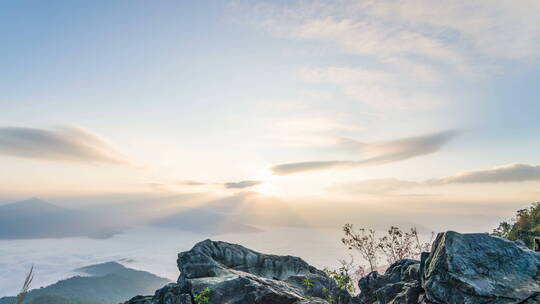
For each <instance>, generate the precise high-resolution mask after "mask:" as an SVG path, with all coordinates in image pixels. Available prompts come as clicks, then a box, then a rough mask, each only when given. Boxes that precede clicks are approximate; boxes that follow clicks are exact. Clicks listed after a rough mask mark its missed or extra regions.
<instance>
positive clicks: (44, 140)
mask: <svg viewBox="0 0 540 304" xmlns="http://www.w3.org/2000/svg"><path fill="white" fill-rule="evenodd" d="M0 154H4V155H10V156H16V157H25V158H33V159H40V160H48V161H66V162H79V163H107V164H115V165H128V164H129V162H128V161H127V159H126V158H125V157H124V156H122V155H121V154H120V153H119V152H117V151H116V150H115V149H114V148H112V146H111V145H110V144H109V143H107V142H106V141H105V140H104V139H102V138H101V137H99V136H97V135H95V134H93V133H90V132H88V131H86V130H83V129H80V128H71V127H69V128H68V127H66V128H58V129H52V130H47V129H36V128H21V127H0Z"/></svg>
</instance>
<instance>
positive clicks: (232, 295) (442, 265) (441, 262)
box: [127, 231, 540, 304]
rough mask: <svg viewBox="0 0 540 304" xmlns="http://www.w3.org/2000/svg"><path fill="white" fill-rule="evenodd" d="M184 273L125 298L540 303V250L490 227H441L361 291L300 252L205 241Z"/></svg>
mask: <svg viewBox="0 0 540 304" xmlns="http://www.w3.org/2000/svg"><path fill="white" fill-rule="evenodd" d="M178 268H179V269H180V272H181V275H180V277H179V278H178V281H177V282H176V283H172V284H169V285H167V286H165V287H163V288H162V289H159V290H158V291H156V293H155V295H154V296H149V297H142V296H139V297H136V298H133V299H132V300H130V301H129V302H127V303H128V304H156V303H158V304H201V303H208V304H214V303H216V304H217V303H222V304H225V303H230V304H244V303H245V304H249V303H259V304H488V303H489V304H538V303H540V253H538V252H533V251H531V250H529V249H527V248H526V247H525V246H523V244H521V243H517V242H511V241H508V240H504V239H501V238H498V237H493V236H490V235H488V234H459V233H456V232H452V231H449V232H445V233H441V234H439V235H438V236H437V238H436V240H435V242H434V244H433V247H432V250H431V252H430V253H427V252H426V253H423V254H422V258H421V261H416V260H410V259H404V260H400V261H397V262H396V263H394V264H393V265H391V266H390V267H389V268H388V269H387V270H386V272H385V273H384V274H379V273H377V272H372V273H370V274H369V275H367V276H366V277H364V278H362V279H361V280H360V281H359V283H358V286H359V288H360V290H361V293H360V295H358V296H356V297H352V296H351V295H349V293H348V292H347V291H345V290H340V289H338V288H337V287H336V284H335V282H334V281H333V280H332V279H331V278H329V277H328V276H327V275H326V274H325V273H324V272H322V271H320V270H318V269H316V268H315V267H313V266H310V265H309V264H307V263H306V262H304V261H303V260H302V259H300V258H297V257H292V256H277V255H268V254H262V253H258V252H255V251H253V250H250V249H247V248H245V247H242V246H239V245H234V244H229V243H224V242H214V241H210V240H206V241H203V242H200V243H198V244H196V245H195V246H194V247H193V249H191V250H190V251H186V252H182V253H180V254H179V255H178Z"/></svg>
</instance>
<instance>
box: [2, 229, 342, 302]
mask: <svg viewBox="0 0 540 304" xmlns="http://www.w3.org/2000/svg"><path fill="white" fill-rule="evenodd" d="M259 228H261V229H262V230H263V232H258V233H241V234H238V233H235V234H222V235H217V236H201V235H200V234H193V233H189V232H184V231H178V230H172V229H163V228H155V227H138V228H133V229H129V230H127V231H125V232H124V233H122V234H118V235H115V236H113V237H111V238H108V239H90V238H82V237H80V238H79V237H77V238H59V239H32V240H2V241H0V274H2V275H0V297H2V296H11V295H15V294H16V293H17V292H18V291H19V289H20V287H21V286H22V283H23V281H24V278H25V275H26V273H27V272H28V270H29V268H30V267H31V265H34V269H35V271H34V272H35V279H34V282H33V284H32V288H38V287H41V286H46V285H49V284H52V283H55V282H57V281H58V280H61V279H65V278H68V277H71V276H74V275H80V274H78V273H75V272H74V271H73V270H74V269H76V268H79V267H82V266H87V265H90V264H96V263H102V262H108V261H119V262H120V263H122V264H124V265H125V266H127V267H130V268H135V269H140V270H145V271H149V272H151V273H154V274H156V275H159V276H162V277H166V278H169V279H171V280H176V278H177V277H178V274H179V273H178V269H177V267H176V257H177V253H178V252H181V251H186V250H189V249H190V248H191V247H193V245H194V244H195V243H197V242H199V241H202V240H204V239H206V238H211V239H214V240H221V241H228V242H232V243H238V244H241V245H244V246H246V247H248V248H251V249H254V250H257V251H260V252H264V253H273V254H282V255H295V256H300V257H302V258H303V259H305V260H306V261H307V262H308V263H310V264H312V265H314V266H316V267H320V268H322V267H325V266H328V267H335V266H337V265H338V264H339V262H338V259H342V258H347V257H348V254H349V253H348V251H347V250H346V248H345V246H343V245H342V244H341V242H340V238H341V235H342V232H341V229H340V227H336V228H335V229H313V228H293V227H259Z"/></svg>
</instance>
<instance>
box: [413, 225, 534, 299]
mask: <svg viewBox="0 0 540 304" xmlns="http://www.w3.org/2000/svg"><path fill="white" fill-rule="evenodd" d="M422 264H423V266H422V268H423V269H422V270H423V273H422V287H423V289H424V290H425V300H424V302H425V303H436V304H439V303H440V304H484V303H490V304H510V303H512V304H514V303H516V304H517V303H540V253H538V252H534V251H531V250H529V249H527V248H525V247H523V246H520V245H519V244H516V243H515V242H511V241H508V240H505V239H502V238H499V237H494V236H490V235H488V234H479V233H478V234H460V233H457V232H453V231H448V232H444V233H440V234H438V235H437V238H436V239H435V242H434V243H433V246H432V250H431V253H430V254H429V256H427V258H424V260H423V261H422Z"/></svg>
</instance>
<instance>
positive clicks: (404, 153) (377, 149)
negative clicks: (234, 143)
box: [272, 130, 457, 175]
mask: <svg viewBox="0 0 540 304" xmlns="http://www.w3.org/2000/svg"><path fill="white" fill-rule="evenodd" d="M456 134H457V131H456V130H449V131H444V132H438V133H433V134H428V135H423V136H415V137H407V138H400V139H395V140H390V141H383V142H373V143H362V142H357V141H355V140H350V139H345V140H342V142H341V144H342V146H343V147H344V148H347V149H351V148H357V149H358V150H359V152H364V153H366V154H368V155H370V157H368V158H365V159H361V160H329V161H303V162H293V163H285V164H280V165H276V166H273V167H272V172H273V173H274V174H277V175H288V174H293V173H299V172H306V171H315V170H326V169H332V168H350V167H359V166H375V165H383V164H388V163H392V162H398V161H402V160H406V159H410V158H413V157H418V156H421V155H427V154H431V153H434V152H437V151H438V150H439V149H440V148H441V147H442V146H443V145H445V144H446V143H447V142H448V141H449V140H450V139H452V138H453V137H454V136H456Z"/></svg>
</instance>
